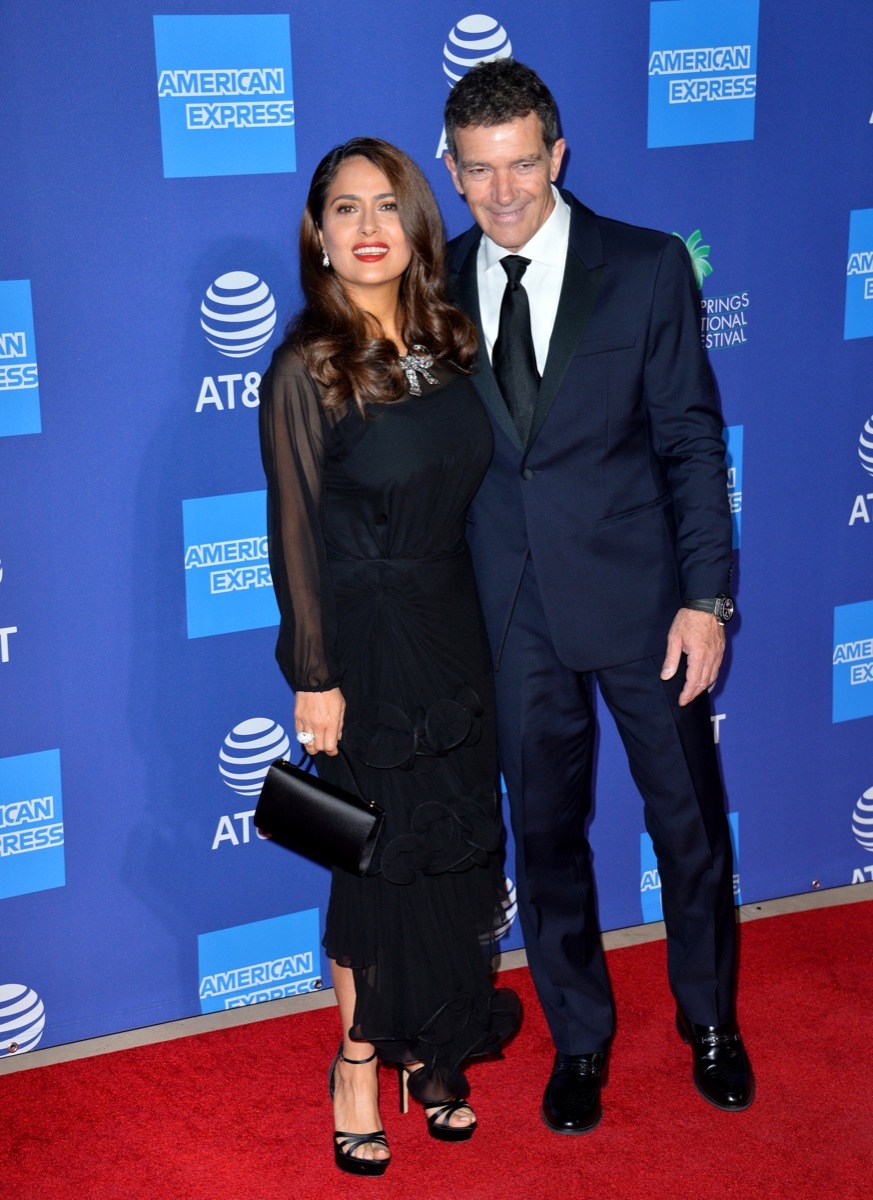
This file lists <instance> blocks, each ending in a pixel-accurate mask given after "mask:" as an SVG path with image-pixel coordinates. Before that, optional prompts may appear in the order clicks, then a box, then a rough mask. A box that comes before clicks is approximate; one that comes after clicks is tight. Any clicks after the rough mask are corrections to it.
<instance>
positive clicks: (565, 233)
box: [480, 184, 570, 271]
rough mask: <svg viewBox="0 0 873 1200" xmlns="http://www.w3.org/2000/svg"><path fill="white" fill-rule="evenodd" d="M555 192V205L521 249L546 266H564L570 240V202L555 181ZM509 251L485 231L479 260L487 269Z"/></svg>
mask: <svg viewBox="0 0 873 1200" xmlns="http://www.w3.org/2000/svg"><path fill="white" fill-rule="evenodd" d="M552 195H553V196H554V199H555V206H554V208H553V209H552V211H551V212H550V213H549V215H548V217H547V218H546V220H545V221H544V222H543V224H542V225H541V226H540V228H539V229H538V230H537V231H536V233H535V234H534V235H533V237H532V238H531V239H530V241H529V242H527V243H525V245H524V246H522V247H521V249H520V250H519V251H518V253H519V254H522V255H523V256H524V257H525V258H529V259H530V260H531V262H538V263H542V264H543V265H544V266H546V267H560V268H563V266H564V262H565V260H566V258H567V246H568V244H569V241H570V206H569V205H568V204H567V202H566V201H565V200H564V198H563V196H562V195H561V193H560V192H559V191H558V189H557V188H556V187H555V185H554V184H552ZM508 253H509V252H508V251H507V250H506V248H505V247H504V246H498V245H497V243H496V242H494V241H492V240H491V238H490V237H488V235H487V234H484V233H483V235H482V259H481V260H480V261H481V262H482V265H483V267H484V269H485V270H486V271H489V270H490V269H491V267H494V266H496V265H497V264H498V263H499V262H500V260H501V258H505V257H506V255H507V254H508Z"/></svg>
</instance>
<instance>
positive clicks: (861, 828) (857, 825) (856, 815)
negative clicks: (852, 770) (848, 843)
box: [852, 787, 873, 883]
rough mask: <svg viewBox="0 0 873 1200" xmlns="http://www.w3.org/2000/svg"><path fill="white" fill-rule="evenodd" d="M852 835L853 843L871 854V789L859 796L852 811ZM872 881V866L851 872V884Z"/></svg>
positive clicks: (872, 789)
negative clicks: (853, 837)
mask: <svg viewBox="0 0 873 1200" xmlns="http://www.w3.org/2000/svg"><path fill="white" fill-rule="evenodd" d="M852 833H853V834H854V835H855V841H856V842H857V843H858V845H859V846H863V847H864V849H865V850H869V851H870V853H871V854H873V787H871V788H867V791H866V792H864V793H863V795H861V796H859V798H858V803H857V804H856V805H855V807H854V810H853V811H852ZM871 879H873V864H871V865H870V866H869V867H858V868H857V869H856V870H855V871H853V872H852V883H869V882H870V880H871Z"/></svg>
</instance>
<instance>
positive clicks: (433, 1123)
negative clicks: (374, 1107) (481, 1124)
mask: <svg viewBox="0 0 873 1200" xmlns="http://www.w3.org/2000/svg"><path fill="white" fill-rule="evenodd" d="M423 1070H424V1067H419V1068H418V1071H423ZM418 1071H410V1070H409V1069H408V1067H407V1066H406V1064H405V1063H398V1064H397V1077H398V1082H399V1085H400V1111H401V1112H402V1113H407V1112H409V1078H410V1076H411V1075H416V1074H417V1073H418ZM414 1098H415V1099H417V1097H414ZM420 1103H421V1102H420ZM422 1107H423V1108H425V1109H428V1108H431V1109H433V1112H430V1113H428V1112H426V1113H425V1120H426V1121H427V1131H428V1133H429V1134H430V1136H431V1137H432V1138H436V1139H437V1141H438V1142H466V1141H469V1140H470V1138H471V1137H472V1136H473V1133H474V1132H475V1129H476V1118H475V1116H474V1117H473V1120H472V1121H471V1122H470V1124H469V1125H450V1124H449V1121H450V1120H451V1119H452V1117H453V1116H454V1114H455V1113H456V1112H458V1111H459V1109H462V1108H467V1109H470V1112H472V1111H473V1110H472V1109H471V1108H470V1105H469V1104H468V1103H467V1101H466V1100H462V1099H460V1098H459V1097H458V1096H449V1097H448V1098H447V1099H446V1100H438V1101H437V1102H436V1104H422Z"/></svg>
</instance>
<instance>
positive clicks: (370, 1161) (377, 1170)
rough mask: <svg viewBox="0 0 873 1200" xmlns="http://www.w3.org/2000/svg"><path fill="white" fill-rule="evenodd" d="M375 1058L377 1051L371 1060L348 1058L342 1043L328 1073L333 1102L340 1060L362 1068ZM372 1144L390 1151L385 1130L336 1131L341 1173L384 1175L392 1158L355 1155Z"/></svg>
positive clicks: (334, 1151) (336, 1145)
mask: <svg viewBox="0 0 873 1200" xmlns="http://www.w3.org/2000/svg"><path fill="white" fill-rule="evenodd" d="M375 1057H376V1051H375V1050H374V1051H373V1053H372V1054H371V1055H370V1057H369V1058H346V1056H345V1055H344V1054H343V1045H342V1042H340V1048H339V1050H338V1051H337V1052H336V1055H335V1057H334V1059H333V1061H332V1062H331V1064H330V1067H329V1069H328V1072H327V1087H328V1091H329V1092H330V1098H331V1100H333V1093H334V1076H335V1074H336V1065H337V1063H338V1062H339V1061H340V1059H342V1061H343V1062H344V1063H348V1064H349V1065H350V1066H353V1067H362V1066H363V1065H364V1064H365V1063H370V1062H372V1061H373V1059H374V1058H375ZM370 1144H372V1145H374V1146H382V1147H384V1148H385V1149H386V1150H387V1149H388V1139H387V1138H386V1137H385V1131H384V1129H379V1130H377V1131H376V1132H375V1133H344V1132H343V1131H342V1130H341V1129H337V1130H335V1131H334V1135H333V1156H334V1160H335V1162H336V1165H337V1166H338V1167H339V1169H340V1170H341V1171H346V1172H347V1173H348V1174H349V1175H370V1176H374V1175H384V1174H385V1171H386V1169H387V1167H388V1164H389V1162H390V1161H391V1159H390V1158H358V1157H356V1155H355V1151H356V1150H357V1149H359V1147H361V1146H367V1145H370Z"/></svg>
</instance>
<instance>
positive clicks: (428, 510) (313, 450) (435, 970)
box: [260, 347, 518, 1100]
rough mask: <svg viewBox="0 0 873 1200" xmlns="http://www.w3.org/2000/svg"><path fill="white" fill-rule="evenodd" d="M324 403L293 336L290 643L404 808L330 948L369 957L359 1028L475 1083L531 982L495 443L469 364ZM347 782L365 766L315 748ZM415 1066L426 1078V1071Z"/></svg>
mask: <svg viewBox="0 0 873 1200" xmlns="http://www.w3.org/2000/svg"><path fill="white" fill-rule="evenodd" d="M429 373H430V374H431V376H432V377H433V380H434V382H433V383H432V384H429V383H428V382H426V381H424V380H422V382H421V390H422V395H420V396H415V395H411V394H407V395H406V397H405V398H404V399H402V400H401V401H398V402H396V403H391V404H384V405H374V406H371V409H370V411H369V412H368V417H367V419H366V420H365V419H363V418H362V417H361V416H360V415H359V413H358V411H357V408H356V406H355V405H353V404H350V405H349V406H348V410H347V411H346V412H345V413H341V414H337V413H335V412H334V413H326V412H325V411H324V409H323V407H322V405H321V402H320V394H319V389H318V386H317V384H316V383H315V382H314V381H313V380H312V378H311V377H310V376H309V374H308V373H307V372H306V370H305V368H304V367H303V365H302V363H301V362H300V360H299V358H298V357H297V356H296V355H295V354H294V352H293V351H291V350H289V349H288V348H287V347H283V348H280V349H279V350H278V351H277V353H276V355H275V356H274V358H273V362H272V364H271V366H270V369H269V371H268V372H267V373H266V374H265V376H264V380H263V382H262V385H261V411H260V425H261V447H262V455H263V461H264V469H265V472H266V476H267V484H268V487H267V493H268V520H269V533H270V563H271V570H272V576H273V585H274V588H275V592H276V597H277V601H278V604H279V610H280V614H281V624H280V629H279V639H278V644H277V648H276V657H277V659H278V661H279V665H280V667H281V668H282V671H283V673H284V674H285V676H286V678H287V680H288V682H289V683H290V685H291V687H292V688H293V689H294V690H295V691H298V690H302V691H325V690H327V689H330V688H333V687H340V688H341V689H342V693H343V696H344V697H345V700H346V715H345V724H344V731H343V737H342V747H343V749H344V751H345V753H346V754H347V755H348V758H349V761H350V765H351V767H352V768H353V773H354V777H355V780H356V782H357V785H358V787H359V789H360V791H361V792H362V793H363V794H365V795H367V796H369V797H370V798H372V799H374V800H376V801H377V803H379V804H380V805H381V806H382V807H383V808H384V809H385V811H386V816H387V819H386V829H385V833H384V835H383V838H382V840H381V843H380V846H379V847H378V848H377V853H376V855H375V856H374V862H373V866H372V867H371V870H370V872H369V873H368V875H367V876H366V877H364V878H358V877H356V876H353V875H350V874H347V873H345V872H343V871H339V870H337V871H334V872H333V878H332V886H331V894H330V903H329V905H328V912H327V921H326V932H325V939H324V945H325V948H326V950H327V953H328V955H329V956H330V957H331V958H332V959H334V960H335V961H336V962H337V963H339V964H340V965H341V966H347V967H351V968H352V969H353V970H354V975H355V986H356V1008H355V1019H354V1024H353V1026H352V1029H351V1036H352V1037H353V1038H359V1039H362V1040H366V1041H370V1042H374V1043H375V1044H376V1046H377V1047H378V1049H379V1053H380V1056H381V1057H382V1058H383V1059H385V1060H387V1061H393V1062H403V1061H406V1062H412V1061H419V1060H420V1061H422V1062H424V1064H425V1068H426V1070H425V1072H422V1073H420V1076H419V1079H418V1081H417V1085H418V1086H417V1088H416V1087H413V1085H412V1082H411V1090H413V1091H414V1092H416V1093H417V1098H418V1099H420V1100H431V1099H441V1098H444V1097H445V1096H446V1095H447V1094H463V1089H464V1087H465V1081H464V1079H463V1076H462V1074H461V1064H462V1063H463V1061H464V1059H466V1058H468V1057H470V1056H473V1055H480V1054H488V1053H491V1052H494V1051H495V1050H497V1048H498V1047H499V1045H500V1044H501V1042H502V1041H504V1040H505V1039H506V1038H507V1037H508V1036H509V1035H510V1034H511V1032H512V1031H513V1030H514V1028H515V1027H516V1025H517V1023H518V998H517V997H516V995H515V993H514V992H512V991H510V990H509V989H499V990H495V988H494V987H493V985H492V981H491V974H490V962H489V955H490V952H491V950H492V948H493V947H492V943H493V938H494V929H495V925H496V924H497V923H499V921H500V919H501V917H502V915H503V912H504V905H505V901H506V885H505V880H504V877H503V871H502V855H501V849H502V847H501V842H502V827H501V822H500V811H499V804H498V797H497V791H496V786H495V785H496V782H497V765H496V734H495V719H494V699H493V694H492V682H491V666H490V660H489V653H488V648H487V643H486V639H485V633H484V627H483V624H482V617H481V612H480V608H479V601H478V597H477V594H476V590H475V585H474V581H473V574H472V569H471V564H470V557H469V552H468V550H467V545H466V541H465V536H464V533H465V521H466V513H467V507H468V505H469V502H470V500H471V498H472V496H473V494H474V492H475V490H476V488H477V487H478V485H479V482H480V480H481V478H482V476H483V474H484V472H485V470H486V468H487V466H488V463H489V461H490V458H491V452H492V442H491V428H490V424H489V421H488V418H487V416H486V414H485V412H484V410H483V409H482V406H481V404H480V402H479V400H478V398H477V396H476V394H475V391H474V389H473V387H472V384H471V383H470V381H469V379H468V378H467V377H466V376H464V375H462V374H460V373H459V372H457V371H456V370H454V369H453V368H451V367H449V366H447V365H445V364H439V363H438V364H435V365H434V366H433V367H432V368H431V369H430V372H429ZM317 758H318V761H317V766H318V771H319V773H320V774H321V775H323V776H324V777H325V778H330V779H333V780H334V781H335V782H337V783H339V784H341V785H342V784H344V785H346V786H347V785H348V782H349V781H348V778H347V776H345V775H344V772H345V771H346V770H348V765H347V764H346V763H344V762H343V760H342V756H340V757H339V758H328V757H327V756H326V755H318V756H317ZM414 1079H415V1077H413V1080H414Z"/></svg>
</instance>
